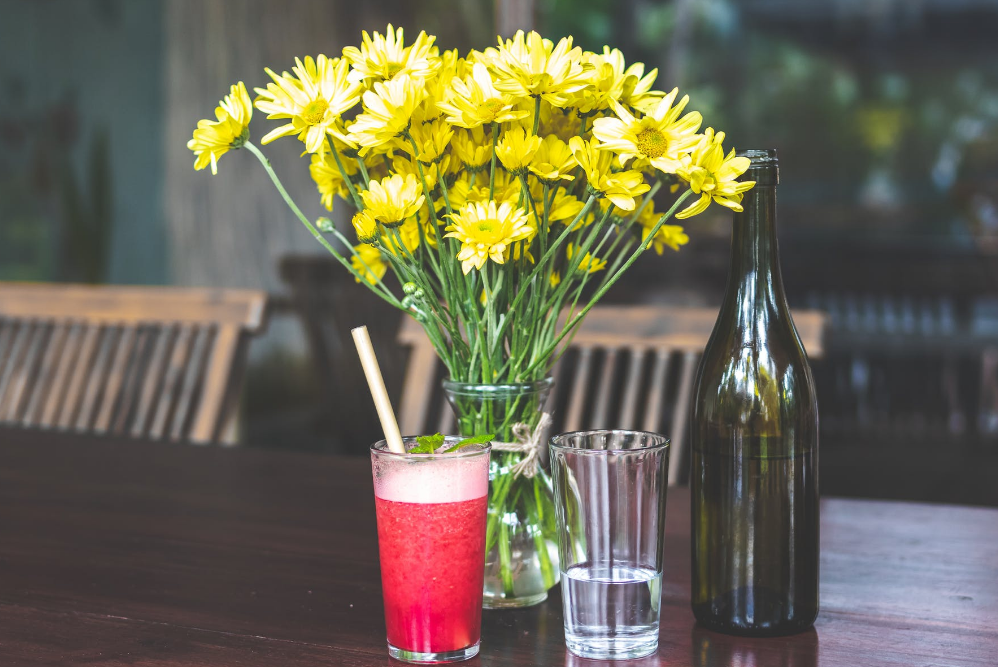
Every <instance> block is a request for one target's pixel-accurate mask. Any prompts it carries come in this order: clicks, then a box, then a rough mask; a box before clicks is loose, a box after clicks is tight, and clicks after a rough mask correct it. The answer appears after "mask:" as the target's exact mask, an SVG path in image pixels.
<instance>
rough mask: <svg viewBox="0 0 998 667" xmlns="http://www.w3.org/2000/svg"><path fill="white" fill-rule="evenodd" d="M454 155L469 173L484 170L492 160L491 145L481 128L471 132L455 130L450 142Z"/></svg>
mask: <svg viewBox="0 0 998 667" xmlns="http://www.w3.org/2000/svg"><path fill="white" fill-rule="evenodd" d="M451 146H452V147H453V148H454V155H456V156H457V158H458V159H459V160H460V161H461V163H462V164H463V165H464V168H465V169H467V170H468V171H470V172H477V171H481V170H482V169H484V168H485V167H486V166H487V165H488V164H489V161H490V160H491V159H492V144H491V142H490V141H489V140H488V139H486V137H485V132H484V131H483V130H482V128H481V126H479V127H476V128H473V129H471V130H457V131H456V132H455V133H454V138H453V140H452V141H451Z"/></svg>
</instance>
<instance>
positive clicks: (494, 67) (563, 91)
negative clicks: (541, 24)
mask: <svg viewBox="0 0 998 667" xmlns="http://www.w3.org/2000/svg"><path fill="white" fill-rule="evenodd" d="M480 60H481V61H482V62H484V63H485V64H486V65H487V66H488V68H489V70H490V71H491V72H492V74H493V75H494V77H495V87H496V90H499V91H501V92H504V93H509V94H510V95H519V96H522V97H527V96H530V97H542V98H543V99H545V100H547V101H548V102H550V103H551V104H553V105H554V106H556V107H564V106H567V105H568V96H569V95H570V94H572V93H575V92H577V91H580V90H582V89H583V88H585V87H586V86H588V85H589V74H590V70H591V66H590V65H588V64H584V63H583V62H582V49H580V48H579V47H577V46H576V47H574V48H573V47H572V38H571V37H565V38H563V39H561V40H559V41H558V44H557V45H555V44H554V42H552V41H551V40H549V39H544V38H543V37H541V36H540V35H539V34H537V33H536V32H533V31H531V32H530V33H529V34H527V35H524V33H523V31H522V30H518V31H517V32H516V35H514V36H513V39H508V40H506V41H503V39H502V38H501V37H500V38H499V48H489V49H485V51H484V53H482V54H480Z"/></svg>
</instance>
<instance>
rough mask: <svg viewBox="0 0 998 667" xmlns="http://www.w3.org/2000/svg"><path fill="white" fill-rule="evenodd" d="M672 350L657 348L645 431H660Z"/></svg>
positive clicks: (643, 427)
mask: <svg viewBox="0 0 998 667" xmlns="http://www.w3.org/2000/svg"><path fill="white" fill-rule="evenodd" d="M669 356H670V350H667V349H661V348H659V349H657V350H655V365H654V366H652V372H651V383H650V389H649V391H648V399H647V401H646V402H645V421H644V425H643V426H642V427H641V428H642V430H644V431H650V432H652V433H658V430H659V428H661V425H662V405H663V403H664V402H665V381H666V379H667V378H668V377H669Z"/></svg>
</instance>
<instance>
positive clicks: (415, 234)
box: [381, 218, 419, 257]
mask: <svg viewBox="0 0 998 667" xmlns="http://www.w3.org/2000/svg"><path fill="white" fill-rule="evenodd" d="M396 231H397V232H398V235H399V238H400V239H402V245H404V246H405V249H406V250H408V251H409V252H410V253H413V252H415V251H416V248H418V247H419V222H417V220H416V218H409V219H408V220H406V221H405V223H403V224H402V225H400V226H399V227H397V228H396ZM381 247H382V248H383V249H384V250H386V251H388V252H390V253H391V254H393V255H395V256H396V257H404V256H405V252H404V251H403V250H402V248H400V247H399V243H398V241H397V240H396V239H395V234H394V233H387V234H383V235H382V236H381Z"/></svg>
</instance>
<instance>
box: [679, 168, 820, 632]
mask: <svg viewBox="0 0 998 667" xmlns="http://www.w3.org/2000/svg"><path fill="white" fill-rule="evenodd" d="M742 155H744V156H746V157H748V158H750V159H751V161H752V163H751V166H750V167H749V169H748V171H747V172H746V173H745V175H744V176H742V180H752V181H755V182H756V185H755V187H754V188H753V189H751V190H749V191H748V192H747V193H745V198H744V200H743V202H742V205H743V207H744V211H743V212H742V213H736V214H735V216H734V229H733V232H732V236H731V268H730V271H729V275H728V285H727V288H726V291H725V295H724V302H723V304H722V305H721V311H720V314H719V315H718V318H717V323H716V324H715V325H714V331H713V332H712V333H711V336H710V340H709V342H708V343H707V347H706V349H705V351H704V355H703V359H702V361H701V362H700V368H699V370H698V372H697V378H696V384H695V387H694V395H693V396H694V399H693V400H694V402H693V408H692V423H691V439H692V447H691V449H692V459H693V460H692V471H691V477H690V494H691V515H692V551H693V554H692V555H693V576H692V579H693V581H692V586H693V591H692V593H693V613H694V615H695V616H696V618H697V621H698V622H699V623H700V624H701V625H703V626H705V627H707V628H709V629H712V630H716V631H718V632H724V633H729V634H741V635H756V636H765V635H783V634H792V633H795V632H800V631H803V630H806V629H807V628H809V627H811V625H812V624H813V623H814V619H815V617H816V616H817V614H818V549H819V547H818V405H817V401H816V397H815V391H814V380H813V379H812V377H811V369H810V367H809V366H808V363H807V355H806V354H805V352H804V347H803V345H801V341H800V337H799V336H798V335H797V330H796V329H795V328H794V323H793V320H792V319H791V317H790V310H789V308H788V307H787V300H786V297H785V295H784V292H783V279H782V278H781V276H780V262H779V253H778V248H777V242H776V185H777V183H778V182H779V171H778V166H777V159H776V151H773V150H764V151H758V150H757V151H746V152H744V153H742Z"/></svg>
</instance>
